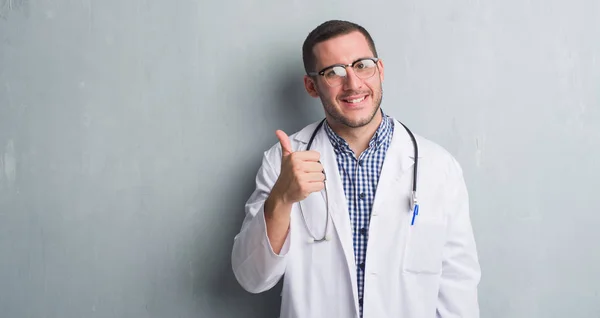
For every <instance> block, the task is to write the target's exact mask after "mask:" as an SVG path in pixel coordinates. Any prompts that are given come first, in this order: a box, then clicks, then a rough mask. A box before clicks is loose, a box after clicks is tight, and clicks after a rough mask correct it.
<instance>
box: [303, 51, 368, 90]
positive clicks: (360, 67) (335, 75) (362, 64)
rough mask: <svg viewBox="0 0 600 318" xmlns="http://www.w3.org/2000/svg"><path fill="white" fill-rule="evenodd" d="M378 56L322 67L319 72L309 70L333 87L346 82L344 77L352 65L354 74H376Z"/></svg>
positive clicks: (361, 76) (361, 75)
mask: <svg viewBox="0 0 600 318" xmlns="http://www.w3.org/2000/svg"><path fill="white" fill-rule="evenodd" d="M377 61H379V59H378V58H375V57H373V58H363V59H360V60H356V61H354V62H352V63H351V64H335V65H331V66H328V67H326V68H324V69H322V70H321V71H319V72H309V73H308V75H310V76H317V75H321V76H323V78H325V82H327V84H328V85H329V86H331V87H335V86H340V85H342V84H343V83H344V78H345V77H346V76H347V75H348V72H347V71H346V67H352V70H353V71H354V74H356V76H358V78H360V79H367V78H369V77H371V76H373V75H375V70H377Z"/></svg>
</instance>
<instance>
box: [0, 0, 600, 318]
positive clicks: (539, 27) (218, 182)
mask: <svg viewBox="0 0 600 318" xmlns="http://www.w3.org/2000/svg"><path fill="white" fill-rule="evenodd" d="M598 13H600V2H598V1H596V0H574V1H560V0H547V1H516V0H507V1H489V0H487V1H441V0H425V1H417V0H403V1H400V2H398V1H376V2H371V3H370V4H368V3H366V2H359V1H330V2H328V3H322V2H321V1H274V0H270V1H242V0H234V1H200V0H186V1H156V0H137V1H116V0H104V1H93V0H78V1H72V0H71V1H70V0H54V1H49V0H45V1H43V0H0V310H1V311H2V313H1V314H0V316H2V317H11V318H12V317H60V318H75V317H77V318H79V317H131V318H141V317H206V318H213V317H257V318H258V317H261V318H263V317H277V314H278V310H279V287H276V288H274V289H273V290H272V291H270V292H268V293H265V294H262V295H251V294H248V293H246V292H245V291H243V290H242V289H241V288H240V287H239V286H238V285H237V283H236V282H235V280H234V278H233V275H232V273H231V266H230V252H231V246H232V243H233V236H234V235H235V234H236V232H237V231H238V230H239V227H240V225H241V222H242V219H243V216H244V215H243V205H244V202H245V200H246V199H247V197H248V196H249V195H250V193H251V191H252V186H253V182H254V180H253V178H254V174H255V173H256V169H257V168H258V165H259V164H260V156H261V155H262V152H263V151H264V150H265V149H267V148H268V147H270V146H271V145H272V144H274V143H275V142H276V141H277V139H276V138H275V135H274V131H275V129H280V128H281V129H284V130H285V131H286V132H288V133H293V132H294V131H296V130H297V129H299V128H301V127H303V126H304V125H305V124H308V123H309V122H312V121H315V120H318V119H320V118H321V117H322V116H323V111H322V108H321V106H320V104H319V103H318V101H317V100H314V99H311V98H310V97H308V95H307V94H306V93H305V92H304V90H303V87H302V75H303V73H302V72H303V69H302V61H301V53H300V47H301V45H302V41H303V40H304V37H305V36H306V34H307V33H308V32H309V31H310V30H311V29H312V28H313V27H315V26H316V25H317V24H318V23H321V22H322V21H324V20H326V19H331V18H343V19H350V20H353V21H356V22H359V23H361V24H363V25H364V26H365V27H367V29H368V30H369V31H370V32H371V33H372V35H373V36H374V38H375V41H376V43H377V46H378V50H379V52H380V55H381V57H382V58H383V60H384V63H385V67H386V68H385V70H386V81H385V83H384V102H383V107H384V110H385V111H386V112H387V113H389V114H391V115H393V116H395V117H397V118H398V119H400V120H402V121H403V122H405V123H406V124H407V125H408V126H410V127H411V129H412V130H413V131H415V132H417V133H419V134H421V135H423V136H425V137H428V138H430V139H432V140H434V141H436V142H438V143H440V144H441V145H443V146H444V147H446V148H447V149H448V150H449V151H450V152H451V153H453V154H454V155H455V156H456V157H457V159H458V160H459V161H460V162H461V164H462V165H463V168H464V171H465V176H466V179H467V183H468V186H469V190H470V194H471V207H472V217H473V224H474V228H475V234H476V239H477V243H478V249H479V253H480V257H481V265H482V269H483V278H482V282H481V289H480V299H481V310H482V317H489V318H496V317H497V318H506V317H523V318H532V317H544V318H548V317H585V318H588V317H600V273H599V269H600V250H599V247H598V242H600V231H599V230H598V229H599V228H600V196H599V195H598V194H597V191H598V189H600V181H599V180H600V168H598V162H600V41H599V40H598V39H600V20H598V19H597V17H598Z"/></svg>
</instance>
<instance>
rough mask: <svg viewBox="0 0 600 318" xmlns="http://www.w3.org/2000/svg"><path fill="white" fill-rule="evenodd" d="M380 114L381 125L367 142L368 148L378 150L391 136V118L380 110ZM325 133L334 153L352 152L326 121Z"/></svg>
mask: <svg viewBox="0 0 600 318" xmlns="http://www.w3.org/2000/svg"><path fill="white" fill-rule="evenodd" d="M381 114H382V120H381V123H380V124H379V127H378V128H377V131H375V134H374V135H373V137H371V140H370V141H369V148H379V147H380V146H381V145H383V144H384V143H385V142H386V141H387V140H389V138H388V137H389V136H390V134H391V131H392V129H391V128H392V122H391V121H392V118H391V117H389V116H387V115H386V114H385V113H384V112H383V110H381ZM324 126H325V132H327V136H328V137H329V140H330V141H331V145H332V146H333V148H334V149H335V150H336V151H340V150H345V151H349V152H352V150H351V149H350V145H348V143H347V142H346V141H345V140H344V139H343V138H342V137H340V136H339V135H338V134H337V133H335V132H334V131H333V129H331V127H330V126H329V123H327V121H325V125H324Z"/></svg>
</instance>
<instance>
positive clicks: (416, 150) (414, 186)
mask: <svg viewBox="0 0 600 318" xmlns="http://www.w3.org/2000/svg"><path fill="white" fill-rule="evenodd" d="M323 123H325V119H323V120H322V121H321V122H320V123H319V124H318V125H317V127H316V128H315V130H314V131H313V133H312V135H311V136H310V139H309V140H308V145H307V146H306V151H308V150H310V147H311V146H312V143H313V140H314V139H315V136H316V135H317V132H318V131H319V129H321V127H322V126H323ZM400 124H401V125H402V126H403V127H404V129H406V132H408V134H409V135H410V139H411V140H412V144H413V148H414V155H415V164H414V166H413V181H412V198H411V201H412V211H413V215H412V220H411V222H410V225H411V226H412V225H414V224H415V218H416V217H417V215H419V203H418V201H417V165H418V163H419V159H418V158H419V147H418V146H417V141H416V139H415V136H414V135H413V133H412V132H411V131H410V129H408V127H406V125H404V124H403V123H400ZM323 174H325V170H323ZM324 190H325V210H326V217H327V219H326V220H325V233H324V234H323V237H322V238H320V239H317V238H316V236H315V235H314V234H313V232H312V230H311V229H310V227H309V226H308V223H307V222H306V218H305V217H304V211H302V205H300V213H301V214H302V220H303V221H304V225H305V226H306V229H307V230H308V233H309V234H310V236H311V238H309V239H308V241H309V243H319V242H324V241H329V240H330V239H331V237H330V236H329V234H328V227H329V195H328V193H327V175H325V181H324Z"/></svg>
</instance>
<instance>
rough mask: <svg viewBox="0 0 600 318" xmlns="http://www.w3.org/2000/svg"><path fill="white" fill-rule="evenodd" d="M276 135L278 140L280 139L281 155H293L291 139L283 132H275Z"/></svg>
mask: <svg viewBox="0 0 600 318" xmlns="http://www.w3.org/2000/svg"><path fill="white" fill-rule="evenodd" d="M275 135H277V139H279V143H280V144H281V155H282V156H283V157H285V156H288V155H291V154H292V144H291V143H290V137H288V135H287V134H286V133H285V132H283V131H282V130H277V131H275Z"/></svg>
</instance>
